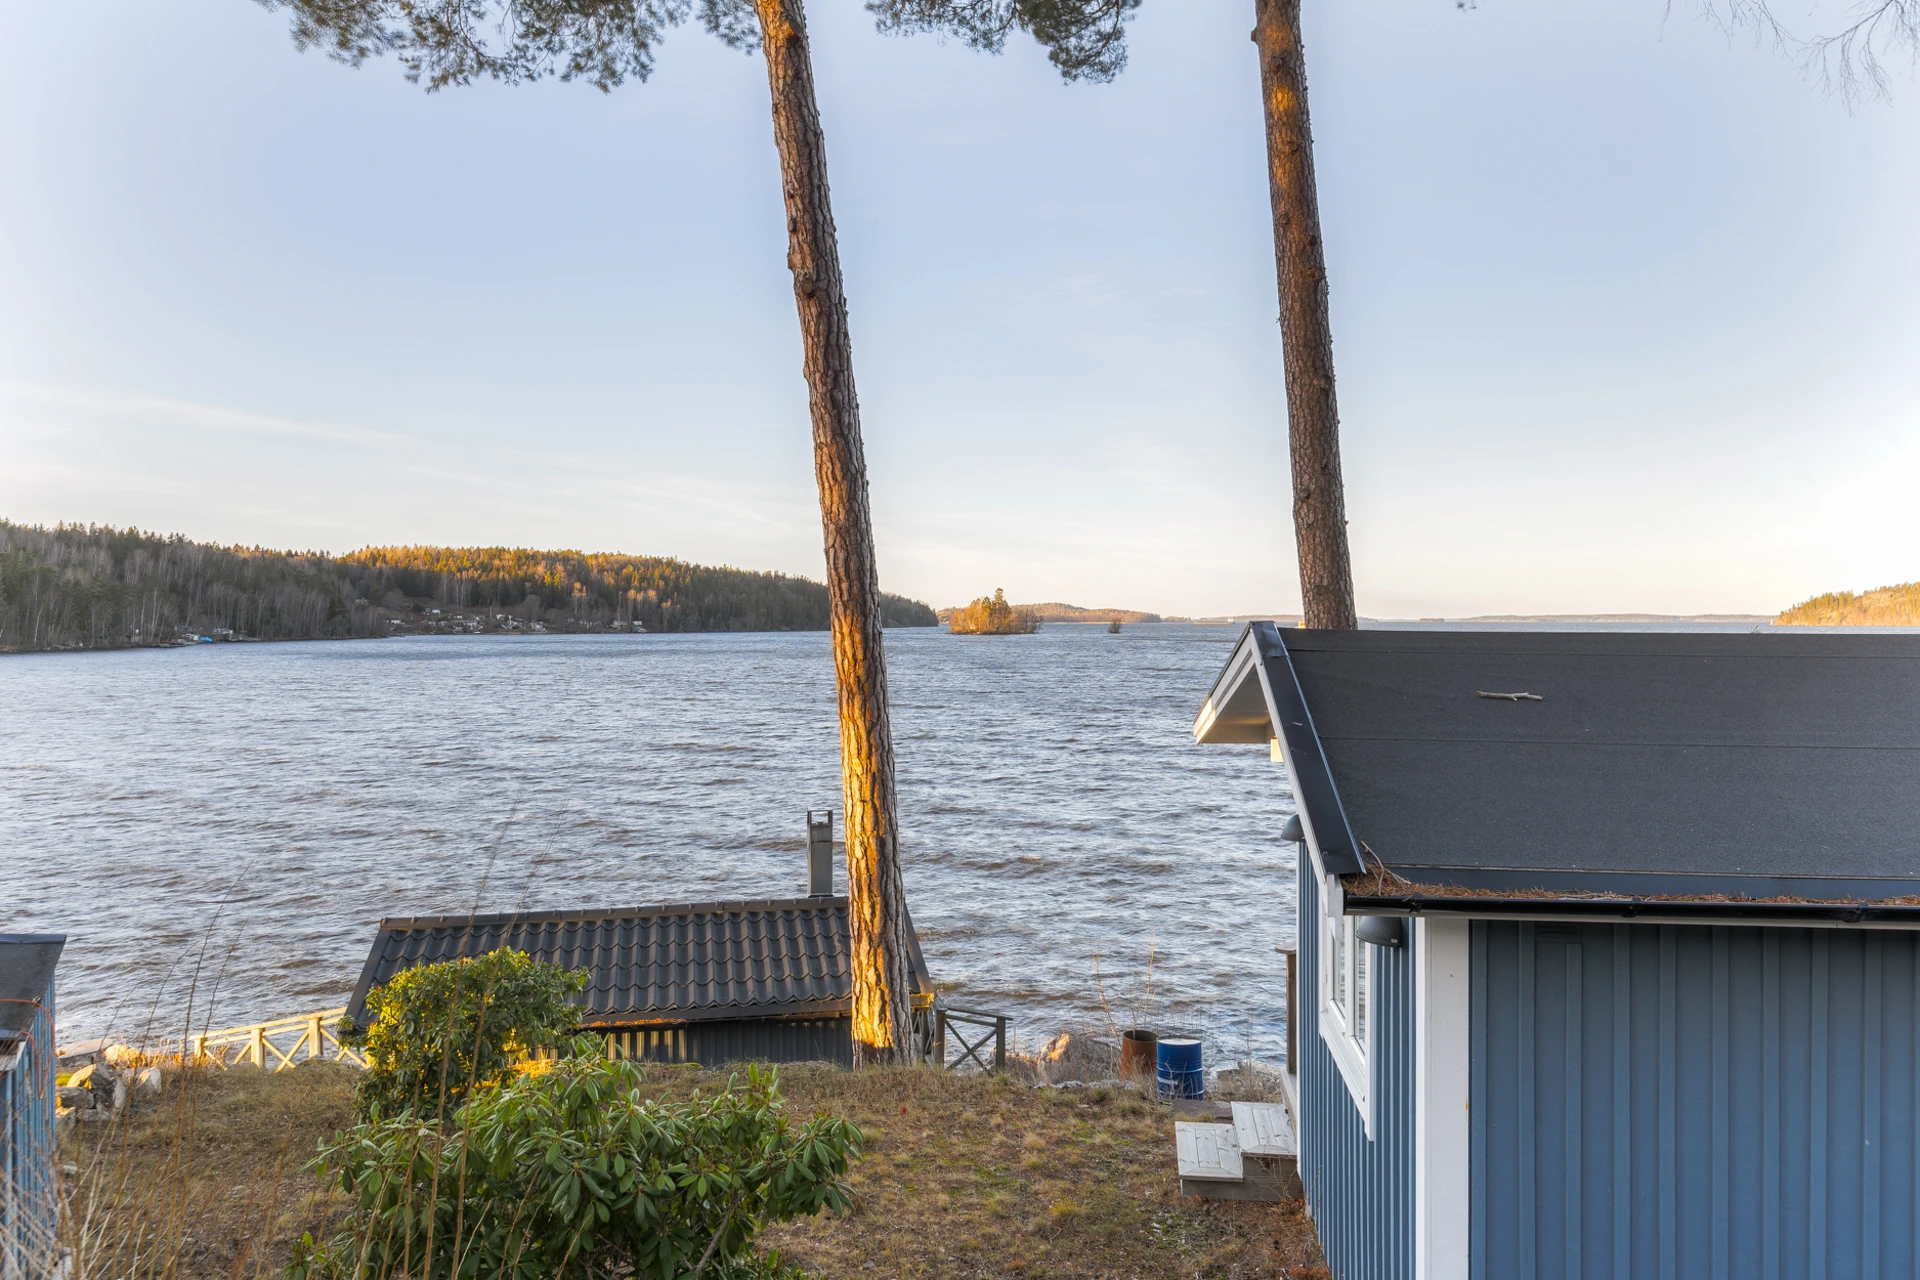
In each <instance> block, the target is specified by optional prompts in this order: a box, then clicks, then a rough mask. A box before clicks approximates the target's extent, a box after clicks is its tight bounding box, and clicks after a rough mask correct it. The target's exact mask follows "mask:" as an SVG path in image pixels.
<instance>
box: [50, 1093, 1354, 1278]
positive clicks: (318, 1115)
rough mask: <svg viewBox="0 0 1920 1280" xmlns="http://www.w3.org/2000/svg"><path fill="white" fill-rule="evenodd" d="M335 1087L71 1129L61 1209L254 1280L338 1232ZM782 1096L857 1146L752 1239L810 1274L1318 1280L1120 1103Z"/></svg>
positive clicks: (1260, 1209)
mask: <svg viewBox="0 0 1920 1280" xmlns="http://www.w3.org/2000/svg"><path fill="white" fill-rule="evenodd" d="M648 1080H649V1085H650V1087H652V1088H653V1089H655V1090H656V1091H657V1092H658V1094H659V1095H660V1096H662V1097H672V1096H684V1095H686V1094H688V1093H691V1092H692V1091H693V1090H694V1089H696V1088H699V1089H706V1090H709V1091H711V1090H712V1089H714V1088H716V1087H721V1086H723V1085H724V1082H725V1078H724V1077H723V1076H717V1075H714V1074H712V1073H706V1072H702V1071H700V1070H699V1069H698V1068H665V1067H661V1068H652V1069H650V1071H649V1075H648ZM352 1081H353V1076H352V1073H351V1072H349V1071H347V1070H345V1069H342V1068H338V1067H334V1066H331V1065H330V1064H312V1065H308V1066H302V1067H301V1068H300V1069H298V1070H297V1071H291V1072H281V1073H279V1074H277V1075H267V1074H265V1073H262V1072H258V1071H249V1070H239V1071H228V1072H206V1073H202V1074H201V1075H200V1076H199V1083H198V1084H196V1085H195V1086H194V1091H193V1096H192V1106H191V1108H182V1107H181V1106H180V1105H179V1104H178V1101H177V1095H176V1097H175V1098H170V1099H169V1100H168V1101H167V1102H166V1103H163V1104H161V1105H159V1106H157V1107H153V1108H150V1109H148V1110H147V1111H145V1112H144V1113H140V1114H138V1115H136V1117H135V1119H134V1121H133V1122H132V1123H131V1124H130V1125H128V1126H126V1127H125V1128H124V1130H123V1129H122V1127H121V1126H118V1125H115V1126H88V1127H86V1128H84V1129H82V1130H80V1131H79V1133H78V1134H77V1135H76V1136H75V1137H72V1138H69V1139H68V1144H69V1145H68V1148H67V1151H66V1152H65V1154H64V1158H65V1159H68V1160H75V1161H77V1162H78V1163H79V1164H80V1165H81V1167H82V1173H81V1175H80V1177H79V1179H78V1180H77V1182H78V1187H79V1194H78V1195H77V1196H76V1200H75V1205H76V1208H79V1207H81V1206H82V1205H84V1204H86V1203H89V1202H91V1203H92V1204H93V1205H94V1206H95V1209H96V1215H97V1214H98V1210H99V1209H100V1208H101V1207H104V1206H105V1205H107V1204H113V1205H116V1206H118V1207H119V1216H120V1218H122V1219H123V1220H125V1221H126V1222H128V1223H134V1222H138V1223H140V1224H142V1225H141V1228H140V1230H139V1232H138V1234H143V1235H144V1234H145V1233H146V1231H147V1230H155V1231H157V1233H158V1234H160V1235H162V1236H164V1237H166V1238H169V1239H177V1240H180V1241H183V1242H184V1244H183V1248H182V1249H181V1254H182V1256H181V1258H180V1263H181V1265H180V1266H179V1267H178V1268H177V1269H176V1270H175V1271H174V1274H177V1275H182V1276H215V1275H218V1276H235V1277H239V1276H255V1275H262V1276H263V1275H269V1274H272V1269H273V1268H274V1267H275V1266H277V1265H279V1264H280V1263H283V1262H284V1261H285V1259H286V1256H287V1248H288V1246H289V1245H290V1243H291V1242H292V1241H293V1240H295V1239H297V1238H298V1237H299V1234H300V1233H301V1232H302V1231H312V1232H313V1233H314V1234H315V1235H316V1236H321V1235H324V1234H326V1233H327V1232H329V1231H330V1230H332V1229H334V1226H335V1224H336V1222H337V1221H338V1218H339V1215H340V1213H341V1210H342V1207H343V1206H342V1204H341V1202H340V1200H339V1198H338V1197H336V1196H328V1195H325V1194H323V1193H321V1192H320V1189H319V1186H318V1183H317V1182H316V1181H315V1179H314V1175H313V1174H312V1173H311V1172H309V1171H306V1170H305V1169H303V1168H302V1167H301V1166H302V1165H303V1164H304V1161H305V1159H306V1158H307V1156H308V1154H309V1153H311V1151H312V1150H313V1147H314V1144H315V1143H316V1142H317V1141H318V1140H319V1139H320V1138H321V1137H322V1136H323V1135H325V1134H326V1133H329V1132H331V1131H332V1130H333V1129H334V1128H336V1127H338V1126H340V1125H342V1124H344V1123H346V1122H348V1120H349V1119H350V1112H351V1106H350V1097H351V1089H352ZM781 1085H782V1091H783V1092H784V1093H785V1095H786V1097H787V1099H788V1102H789V1105H790V1106H791V1107H792V1108H793V1109H794V1110H796V1111H798V1112H802V1113H810V1112H812V1111H813V1110H815V1109H816V1108H824V1109H828V1110H832V1111H837V1112H840V1113H842V1114H845V1115H847V1116H850V1117H851V1118H852V1119H854V1120H855V1121H856V1122H857V1123H858V1124H859V1125H860V1126H861V1128H862V1129H864V1130H865V1131H866V1132H867V1134H868V1135H869V1138H870V1143H869V1146H868V1150H867V1154H866V1156H865V1158H864V1159H863V1160H861V1161H860V1162H859V1163H858V1164H857V1165H856V1166H855V1168H854V1172H853V1185H854V1188H855V1190H856V1191H857V1193H858V1207H857V1208H856V1211H855V1212H854V1213H853V1214H852V1215H851V1216H849V1217H846V1218H841V1219H826V1218H821V1219H814V1220H811V1221H804V1222H796V1223H789V1224H786V1225H784V1226H779V1227H774V1228H771V1229H769V1230H768V1231H767V1232H766V1233H765V1235H764V1236H763V1239H764V1241H765V1243H766V1244H767V1245H769V1246H772V1247H776V1248H778V1249H779V1250H780V1252H781V1254H782V1256H783V1257H786V1258H789V1259H790V1260H792V1261H794V1262H798V1263H800V1264H801V1265H802V1266H804V1267H805V1268H806V1269H807V1270H808V1271H809V1272H810V1273H812V1274H813V1275H816V1276H820V1277H841V1276H876V1277H878V1276H889V1277H890V1276H915V1277H920V1276H925V1277H953V1278H955V1280H959V1278H961V1277H989V1276H993V1277H998V1276H1042V1275H1044V1276H1049V1277H1054V1276H1058V1277H1067V1278H1069V1280H1071V1278H1076V1277H1086V1278H1088V1280H1091V1278H1093V1277H1102V1278H1106V1277H1113V1278H1116V1280H1117V1278H1118V1277H1157V1276H1168V1277H1171V1276H1208V1277H1220V1278H1223V1280H1224V1278H1227V1277H1248V1278H1250V1277H1255V1276H1273V1277H1280V1276H1287V1275H1295V1276H1299V1277H1302V1278H1303V1280H1304V1278H1305V1277H1308V1276H1324V1275H1325V1274H1326V1273H1325V1272H1324V1271H1322V1270H1319V1269H1318V1268H1317V1266H1315V1265H1313V1264H1315V1263H1316V1262H1317V1261H1318V1249H1317V1246H1316V1245H1315V1243H1314V1238H1313V1231H1312V1226H1311V1224H1310V1223H1309V1222H1308V1220H1307V1219H1306V1218H1305V1217H1304V1216H1303V1215H1302V1214H1301V1213H1300V1211H1299V1210H1298V1208H1297V1207H1293V1206H1275V1205H1255V1204H1226V1203H1214V1202H1207V1201H1200V1200H1195V1199H1191V1198H1188V1197H1185V1196H1182V1195H1181V1194H1180V1191H1179V1183H1178V1179H1177V1178H1176V1176H1175V1173H1174V1163H1173V1121H1172V1116H1171V1114H1170V1113H1169V1112H1168V1111H1167V1109H1166V1108H1165V1107H1164V1106H1161V1105H1160V1104H1158V1103H1155V1102H1151V1101H1148V1100H1145V1099H1142V1098H1140V1097H1138V1096H1136V1095H1133V1094H1130V1093H1109V1092H1107V1091H1105V1090H1063V1091H1054V1090H1033V1089H1030V1088H1026V1087H1024V1086H1021V1085H1018V1084H1015V1083H1013V1082H1011V1081H1008V1080H1005V1079H987V1078H984V1077H980V1076H954V1075H947V1074H942V1073H939V1072H935V1071H929V1070H924V1069H900V1070H890V1071H875V1072H867V1073H864V1074H860V1075H854V1074H850V1073H848V1072H844V1071H838V1070H834V1069H832V1068H827V1067H809V1066H799V1067H788V1068H785V1069H783V1071H782V1073H781ZM189 1110H190V1111H191V1118H192V1125H191V1135H192V1136H191V1140H190V1141H189V1140H187V1138H186V1136H185V1135H186V1134H187V1133H188V1132H189V1128H188V1126H187V1125H186V1124H184V1123H183V1121H184V1120H185V1119H186V1118H187V1113H188V1111H189ZM169 1191H171V1192H173V1193H175V1194H171V1195H170V1194H168V1193H169ZM96 1220H97V1219H96ZM103 1274H104V1272H103ZM140 1274H149V1273H148V1272H146V1271H142V1272H140ZM150 1274H156V1275H157V1274H160V1269H159V1268H155V1269H154V1270H153V1271H152V1272H151V1273H150Z"/></svg>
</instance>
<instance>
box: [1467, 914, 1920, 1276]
mask: <svg viewBox="0 0 1920 1280" xmlns="http://www.w3.org/2000/svg"><path fill="white" fill-rule="evenodd" d="M1472 947H1473V958H1472V975H1473V976H1472V1023H1473V1026H1472V1054H1473V1068H1472V1071H1473V1074H1472V1089H1473V1095H1472V1105H1471V1116H1472V1120H1471V1131H1472V1144H1473V1151H1472V1157H1471V1158H1472V1166H1473V1183H1472V1202H1473V1208H1472V1218H1473V1221H1472V1238H1473V1249H1472V1252H1473V1272H1472V1274H1473V1277H1474V1280H1507V1278H1508V1277H1528V1278H1529V1280H1533V1278H1538V1280H1552V1278H1555V1277H1564V1278H1567V1280H1571V1278H1573V1277H1581V1278H1583V1280H1585V1278H1592V1280H1599V1278H1601V1277H1607V1278H1609V1280H1611V1278H1613V1277H1628V1276H1632V1277H1647V1278H1649V1280H1652V1278H1654V1277H1658V1278H1659V1280H1677V1278H1683V1277H1684V1278H1685V1280H1693V1278H1695V1277H1699V1278H1700V1280H1708V1278H1714V1280H1718V1278H1720V1277H1754V1278H1755V1280H1797V1278H1799V1277H1809V1278H1825V1277H1834V1278H1836V1280H1837V1278H1838V1277H1849V1278H1852V1277H1862V1278H1870V1277H1882V1276H1884V1277H1893V1276H1899V1277H1908V1278H1910V1277H1913V1276H1915V1275H1920V1240H1917V1239H1916V1232H1920V1212H1917V1211H1916V1210H1917V1208H1920V1206H1917V1205H1916V1197H1920V1141H1917V1140H1916V1139H1920V1133H1917V1132H1916V1102H1917V1099H1916V1089H1917V1080H1920V935H1916V934H1912V933H1903V932H1891V931H1876V930H1843V929H1757V928H1733V927H1719V926H1713V927H1708V926H1684V925H1682V926H1655V925H1626V924H1622V925H1578V926H1576V925H1545V924H1539V925H1536V924H1515V923H1506V922H1476V923H1475V925H1474V926H1473V935H1472Z"/></svg>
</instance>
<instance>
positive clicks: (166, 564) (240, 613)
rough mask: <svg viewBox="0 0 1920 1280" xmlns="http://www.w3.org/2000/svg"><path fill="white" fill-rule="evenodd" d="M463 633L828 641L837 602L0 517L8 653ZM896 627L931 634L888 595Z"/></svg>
mask: <svg viewBox="0 0 1920 1280" xmlns="http://www.w3.org/2000/svg"><path fill="white" fill-rule="evenodd" d="M454 609H458V610H461V611H463V613H470V614H471V618H472V621H471V622H470V623H469V624H468V625H467V626H466V627H465V628H464V629H467V630H475V629H484V630H499V629H504V627H505V625H506V623H505V622H504V620H505V619H511V620H512V624H511V625H512V627H513V629H516V630H517V629H521V628H523V627H525V628H533V627H534V626H535V624H538V627H539V629H544V630H549V631H599V630H608V629H614V630H623V631H625V630H631V629H632V628H633V624H635V623H639V624H640V625H641V626H642V627H644V628H645V629H646V630H648V631H823V630H825V629H826V626H827V589H826V587H825V586H823V585H821V584H820V583H817V582H811V581H809V580H807V579H805V578H792V577H788V576H787V575H785V574H781V573H752V572H748V571H746V570H743V569H716V568H709V567H707V566H705V565H696V564H687V563H685V562H683V561H679V560H668V559H662V558H660V557H657V556H623V555H587V554H583V553H581V552H578V551H528V550H522V549H518V548H508V547H458V548H456V547H368V548H367V549H365V550H363V551H356V552H353V553H352V554H350V555H344V556H329V555H324V554H321V553H317V552H282V551H266V550H262V549H261V548H259V547H219V546H211V545H208V544H206V543H199V542H189V541H188V540H187V539H185V538H184V537H181V536H180V535H178V534H175V535H173V536H171V537H167V536H162V535H160V534H155V533H143V532H141V531H140V530H138V529H113V528H108V527H104V526H97V525H96V526H83V525H58V526H56V527H54V528H51V529H48V528H43V527H41V526H37V525H18V524H13V523H11V522H8V521H5V520H0V650H11V651H20V650H36V649H107V648H123V647H128V646H136V645H158V644H171V643H175V642H176V640H177V639H178V638H180V637H182V636H191V635H209V634H223V633H228V632H230V633H232V635H233V637H234V638H244V639H255V640H316V639H329V638H342V639H344V638H348V637H355V636H374V635H390V634H394V633H396V632H400V633H405V632H409V631H413V630H432V629H440V628H443V627H444V625H445V624H443V623H440V622H438V621H435V622H431V623H429V622H427V621H425V619H427V618H429V617H432V618H435V619H438V618H440V617H442V616H444V615H445V614H447V613H448V612H450V611H451V610H454ZM882 617H883V621H884V623H885V625H887V626H889V627H930V626H934V625H936V620H935V617H934V613H933V610H932V609H930V608H928V607H927V606H926V605H924V604H921V603H919V602H918V601H914V600H908V599H905V598H903V597H900V596H894V595H888V596H886V597H884V605H883V612H882Z"/></svg>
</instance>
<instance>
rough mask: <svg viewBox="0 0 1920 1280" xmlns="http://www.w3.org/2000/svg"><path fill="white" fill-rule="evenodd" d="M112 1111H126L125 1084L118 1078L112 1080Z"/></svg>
mask: <svg viewBox="0 0 1920 1280" xmlns="http://www.w3.org/2000/svg"><path fill="white" fill-rule="evenodd" d="M113 1109H114V1110H115V1111H125V1110H126V1109H127V1082H126V1081H125V1080H122V1079H121V1078H120V1077H119V1076H115V1077H114V1078H113Z"/></svg>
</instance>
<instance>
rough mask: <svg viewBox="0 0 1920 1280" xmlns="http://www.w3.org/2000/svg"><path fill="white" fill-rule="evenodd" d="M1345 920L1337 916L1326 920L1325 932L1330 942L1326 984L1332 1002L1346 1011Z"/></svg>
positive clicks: (1341, 1010)
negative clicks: (1331, 995) (1330, 991)
mask: <svg viewBox="0 0 1920 1280" xmlns="http://www.w3.org/2000/svg"><path fill="white" fill-rule="evenodd" d="M1345 924H1346V921H1345V920H1344V919H1342V918H1341V917H1339V916H1332V917H1330V918H1329V919H1328V920H1327V932H1328V934H1329V935H1330V937H1329V941H1330V942H1331V943H1332V945H1331V946H1329V947H1328V948H1327V962H1328V966H1329V970H1330V971H1329V973H1328V974H1327V978H1328V986H1330V987H1331V988H1332V989H1333V1004H1334V1007H1335V1008H1336V1009H1338V1010H1340V1012H1342V1013H1345V1012H1346V1011H1347V931H1346V929H1345V928H1344V927H1343V926H1344V925H1345Z"/></svg>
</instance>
